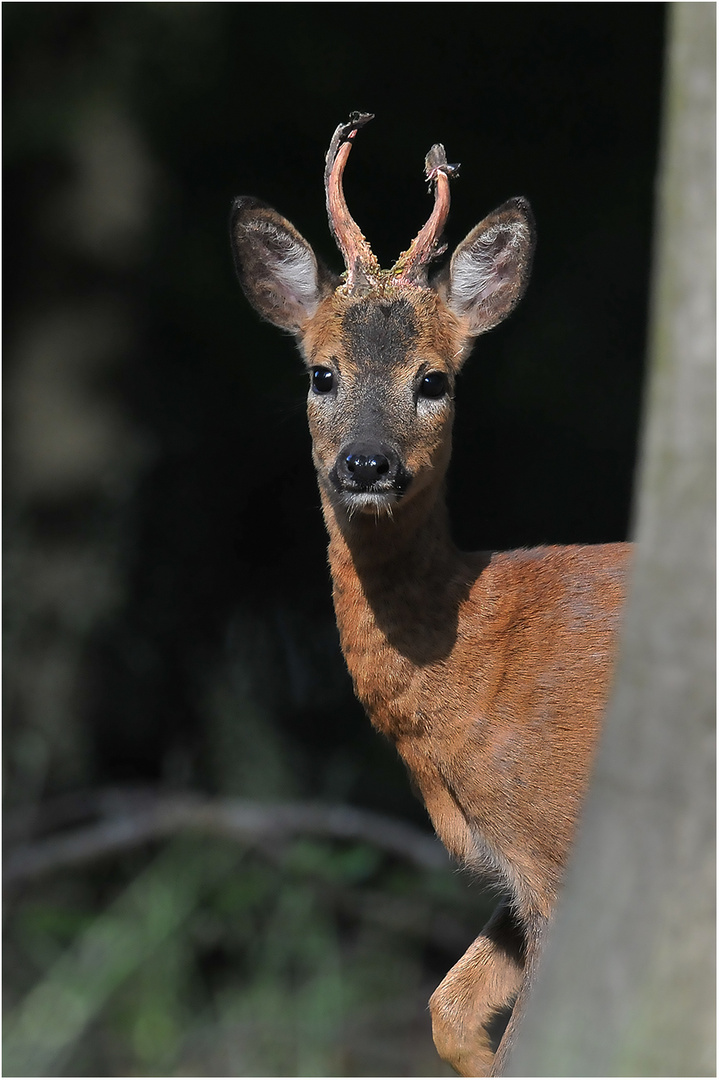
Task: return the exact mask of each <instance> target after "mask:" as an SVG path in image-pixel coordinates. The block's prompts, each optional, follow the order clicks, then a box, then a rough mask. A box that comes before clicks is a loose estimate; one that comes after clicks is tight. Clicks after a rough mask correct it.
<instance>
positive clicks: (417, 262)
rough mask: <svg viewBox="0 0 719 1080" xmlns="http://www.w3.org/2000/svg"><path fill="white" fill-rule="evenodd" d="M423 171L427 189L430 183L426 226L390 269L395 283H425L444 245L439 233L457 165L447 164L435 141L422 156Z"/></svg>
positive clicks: (443, 150)
mask: <svg viewBox="0 0 719 1080" xmlns="http://www.w3.org/2000/svg"><path fill="white" fill-rule="evenodd" d="M424 171H425V175H426V177H427V180H428V181H429V184H430V190H431V187H432V184H434V207H433V208H432V213H431V214H430V216H429V220H428V221H427V223H426V225H424V226H423V228H422V229H420V231H419V233H418V234H417V236H416V237H415V238H414V240H413V241H412V243H411V244H410V246H409V247H408V248H407V250H406V251H403V252H402V254H401V255H400V257H399V258H398V259H397V262H396V263H395V264H394V266H393V267H392V269H391V270H390V275H391V276H392V279H393V281H394V282H395V283H396V284H402V283H406V284H413V285H426V283H427V267H428V265H429V263H430V262H431V261H432V260H433V259H436V258H437V257H438V256H439V255H441V254H442V253H443V252H444V251H445V250H446V248H447V245H446V244H443V243H442V232H443V231H444V225H445V222H446V220H447V215H448V214H449V181H450V179H451V178H452V177H454V176H457V175H458V173H459V165H448V164H447V154H446V153H445V149H444V147H443V146H442V144H441V143H435V144H434V146H433V147H432V149H431V150H430V152H429V153H428V154H427V157H426V158H425V159H424Z"/></svg>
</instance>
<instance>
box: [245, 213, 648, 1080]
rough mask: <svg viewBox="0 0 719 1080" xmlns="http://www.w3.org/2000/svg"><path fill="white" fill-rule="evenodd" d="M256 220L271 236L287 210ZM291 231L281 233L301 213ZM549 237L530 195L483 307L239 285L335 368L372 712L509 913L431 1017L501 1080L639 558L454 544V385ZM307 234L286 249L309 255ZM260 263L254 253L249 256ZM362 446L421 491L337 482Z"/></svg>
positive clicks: (356, 627)
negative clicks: (448, 491)
mask: <svg viewBox="0 0 719 1080" xmlns="http://www.w3.org/2000/svg"><path fill="white" fill-rule="evenodd" d="M256 205H257V204H254V203H253V204H251V205H250V203H247V204H246V206H245V204H243V206H242V207H240V208H239V210H238V212H237V215H236V220H235V226H234V237H235V245H236V256H237V259H238V263H239V264H240V266H241V265H243V258H244V256H243V252H244V250H245V248H246V247H247V245H248V244H249V245H253V244H254V243H255V241H254V239H253V238H254V236H255V233H253V232H252V229H251V228H250V226H249V225H246V224H245V222H246V221H247V220H249V219H250V218H251V214H252V213H253V212H256V211H255V210H254V209H253V208H254V207H255V206H256ZM260 205H261V204H260ZM247 207H249V209H247ZM259 212H260V213H261V214H262V215H263V222H266V221H267V220H268V215H269V216H271V215H273V214H274V211H268V210H267V208H264V207H262V208H261V210H260V211H259ZM273 220H274V222H275V227H276V229H277V231H278V233H279V232H281V229H282V223H283V221H284V219H282V218H280V217H279V215H275V216H274V218H273ZM498 222H499V224H500V226H501V227H502V228H505V223H506V222H508V224H507V225H506V228H507V229H509V230H514V231H513V232H512V234H511V235H512V244H513V245H514V246H511V245H508V244H506V243H505V241H504V239H503V238H502V237H503V234H502V235H500V237H499V240H497V223H498ZM530 226H531V219H530V217H529V214H528V209H526V206H525V204H523V203H522V201H521V200H516V201H514V202H512V203H508V204H505V207H503V208H501V210H500V211H497V212H496V213H495V215H491V216H490V218H488V219H486V221H485V222H483V223H482V224H481V225H479V226H478V227H477V229H475V230H473V232H472V233H470V235H469V237H468V238H467V240H466V241H465V242H464V244H463V245H460V247H459V248H458V251H457V253H455V256H454V257H453V260H452V263H451V267H455V266H457V267H459V268H460V269H459V270H458V271H457V273H459V272H460V271H461V272H462V273H464V274H465V275H466V273H467V270H466V267H467V263H468V261H469V262H470V263H471V258H473V257H474V256H473V255H472V253H473V252H475V251H476V250H477V245H478V244H480V245H481V244H482V243H484V245H485V249H486V251H488V252H489V253H490V255H489V256H487V258H489V257H491V258H492V259H495V263H496V266H495V269H496V275H495V279H494V284H492V285H491V286H490V287H487V286H486V282H487V280H488V279H487V274H486V265H485V264H483V266H482V275H484V276H481V275H480V276H479V277H478V282H479V284H478V286H477V289H478V293H477V295H478V297H479V299H478V300H477V301H476V302H474V301H473V300H472V297H471V295H470V292H469V288H468V285H467V279H466V276H465V278H463V279H462V281H458V280H457V278H456V275H455V277H454V278H453V277H452V272H450V274H449V276H445V278H444V279H442V283H441V284H440V285H439V286H438V287H437V288H432V287H430V286H426V287H421V288H412V287H404V288H395V287H392V286H382V287H377V288H375V289H374V290H370V291H369V292H367V291H366V290H364V291H363V293H362V295H359V296H353V295H347V290H345V289H343V288H342V287H337V286H338V281H337V279H334V281H332V280H331V279H329V277H328V276H327V275H326V273H325V272H324V271H318V273H317V287H316V294H315V295H314V296H313V298H312V300H311V302H310V303H309V304H306V305H305V309H304V315H303V313H302V311H300V314H299V316H298V314H297V304H296V303H295V301H294V300H293V299H292V296H290V299H289V301H288V303H285V302H284V300H283V299H282V297H283V295H284V293H283V289H284V290H285V293H287V295H289V294H290V292H291V289H290V285H291V282H290V283H287V282H285V283H284V284H283V283H282V282H281V281H280V282H279V283H276V282H275V283H273V282H272V281H269V282H268V272H267V271H266V270H263V272H262V274H259V275H258V282H259V284H258V287H257V288H256V289H254V288H253V284H252V277H251V274H248V273H246V272H245V273H244V276H242V271H241V280H242V282H243V286H244V288H245V291H246V292H247V294H248V296H249V297H250V299H251V300H252V302H253V303H254V304H255V306H256V307H257V308H258V310H260V311H261V312H262V313H263V314H265V315H266V316H267V317H269V318H271V319H272V321H276V322H278V323H279V324H280V325H291V326H292V328H293V329H294V330H295V333H296V335H297V338H298V341H299V343H300V346H301V350H302V354H303V357H304V359H305V362H306V364H307V366H308V368H309V369H310V370H313V369H315V368H317V367H319V368H322V369H327V370H329V371H331V372H332V377H333V383H332V391H331V393H315V392H313V391H312V390H311V391H310V394H309V398H308V416H309V423H310V430H311V433H312V444H313V457H314V462H315V466H316V468H317V474H318V480H319V487H320V492H321V497H322V506H323V511H324V517H325V521H326V525H327V530H328V533H329V561H330V568H331V572H332V580H333V595H334V605H335V611H336V615H337V625H338V627H339V632H340V639H341V644H342V650H343V652H344V655H345V658H346V661H347V666H348V668H349V671H350V674H351V676H352V679H353V681H354V686H355V689H356V692H357V696H358V697H359V699H360V701H362V703H363V704H364V706H365V708H366V710H367V712H368V714H369V717H370V719H371V721H372V723H373V724H374V726H375V727H376V728H377V729H378V730H379V731H381V732H382V733H383V734H384V735H386V736H387V738H389V739H390V740H391V741H392V742H393V743H394V744H395V746H396V747H397V750H398V751H399V753H400V754H401V756H402V758H403V759H404V761H405V762H406V764H407V767H408V769H409V771H410V773H411V776H412V778H413V780H414V782H415V783H416V785H417V787H418V788H419V790H420V792H421V794H422V798H423V799H424V802H425V805H426V807H427V810H428V812H429V815H430V817H431V819H432V823H433V825H434V827H435V829H436V831H437V834H438V836H439V837H440V838H441V840H442V841H443V843H444V844H445V845H446V847H447V848H448V850H449V851H450V852H451V853H452V854H453V855H454V856H455V857H456V858H457V859H458V860H459V861H460V862H461V863H462V864H463V865H465V866H468V867H470V868H472V869H476V870H477V871H480V872H482V873H485V874H488V875H490V877H491V878H492V879H493V880H494V881H495V882H496V884H497V885H498V886H499V887H500V888H501V890H502V892H503V894H504V897H505V899H503V901H502V902H501V904H500V905H499V907H498V909H497V911H496V912H495V915H494V916H493V917H492V919H491V920H490V922H489V924H488V925H487V926H486V927H485V929H484V931H483V932H482V933H481V934H480V936H479V937H478V938H477V940H476V941H475V942H474V943H473V944H472V945H471V946H470V948H469V949H468V950H467V952H466V953H465V955H464V956H463V957H462V958H461V959H460V960H459V961H458V962H457V964H455V966H454V967H453V968H452V970H451V971H450V972H449V974H448V975H447V976H446V978H445V979H444V981H443V982H442V983H441V985H440V986H439V987H438V989H437V990H436V991H435V993H434V994H433V996H432V999H431V1002H430V1007H431V1012H432V1023H433V1034H434V1039H435V1043H436V1046H437V1049H438V1051H439V1053H440V1054H441V1055H442V1057H444V1058H445V1059H446V1060H447V1061H449V1062H450V1063H451V1064H452V1065H453V1066H454V1068H455V1069H456V1070H457V1071H458V1072H459V1073H460V1074H461V1075H464V1076H484V1075H493V1074H497V1073H498V1072H500V1071H501V1068H502V1066H503V1064H504V1061H505V1060H506V1054H507V1051H508V1048H509V1046H510V1045H511V1040H512V1037H513V1033H514V1031H515V1029H516V1024H517V1019H518V1017H519V1015H520V1013H521V1010H522V1007H523V1004H524V1001H525V998H526V995H527V992H528V988H529V986H530V984H531V979H532V975H533V972H534V968H535V965H536V960H537V957H538V955H539V951H540V946H541V941H542V937H543V932H544V929H545V928H546V925H547V922H548V920H549V918H550V916H551V913H552V910H553V908H554V905H555V902H556V898H557V892H558V889H559V887H560V883H561V878H562V873H563V870H564V867H565V865H566V861H567V857H568V854H569V851H570V847H571V843H572V838H573V835H574V832H575V828H576V822H577V816H578V814H579V811H580V808H581V805H582V800H583V797H584V794H585V791H586V787H587V783H588V778H589V772H590V766H591V761H592V755H593V753H594V749H595V745H596V740H597V735H598V732H599V727H600V723H601V718H602V714H603V712H604V709H605V706H606V702H607V695H608V691H609V686H610V681H611V673H612V665H613V662H614V652H615V646H616V635H617V629H618V625H619V619H620V613H621V608H622V602H623V597H624V580H625V574H626V569H627V561H628V557H629V548H628V546H627V545H624V544H611V545H605V546H599V547H582V546H572V547H545V548H536V549H532V550H522V551H513V552H503V553H474V554H466V553H463V552H460V551H458V550H457V548H456V547H455V546H454V544H453V543H452V540H451V537H450V532H449V527H448V523H447V514H446V510H445V503H444V475H445V472H446V468H447V464H448V461H449V456H450V445H451V428H452V419H453V389H454V379H455V376H456V373H457V372H458V370H459V368H460V366H461V364H462V362H463V360H464V358H465V356H466V354H467V352H468V350H469V348H470V347H471V344H472V340H473V337H474V336H476V334H478V333H480V332H481V331H482V330H483V329H486V328H487V327H489V326H493V325H495V323H496V322H497V321H499V320H500V319H501V318H503V317H504V315H505V314H506V313H507V311H508V310H510V309H511V307H513V306H514V304H515V303H516V301H517V300H518V299H519V297H520V296H521V293H522V291H523V289H524V286H525V284H526V275H527V274H528V267H529V263H530V261H531V244H530V242H529V240H525V233H526V235H527V236H528V235H529V232H530V231H531V229H530ZM263 227H264V226H263ZM289 228H290V229H291V230H292V231H291V232H289V231H288V232H287V234H286V237H285V242H286V243H288V244H289V243H299V244H305V243H306V242H305V241H303V240H302V238H301V237H299V234H298V233H296V230H293V229H292V227H291V226H290V227H289ZM522 230H524V232H522ZM248 236H249V237H250V239H247V237H248ZM517 236H518V237H519V241H518V242H517V243H515V239H516V237H517ZM288 238H289V239H288ZM520 242H521V243H520ZM518 244H519V246H518ZM467 245H469V247H468V246H467ZM521 245H524V246H521ZM528 245H529V246H528ZM515 248H516V249H517V250H516V251H515ZM310 250H311V249H310ZM468 251H469V255H467V252H468ZM458 256H459V258H458ZM482 257H484V256H482ZM273 258H274V256H273ZM258 259H260V261H261V260H262V255H261V252H260V253H259V254H258V251H257V250H256V248H255V247H251V250H250V251H249V253H248V255H247V260H246V261H249V263H250V264H252V262H253V260H254V262H255V263H256V262H257V260H258ZM463 260H464V270H462V262H463ZM270 262H271V260H270ZM308 265H309V259H308ZM271 269H272V267H271ZM471 272H473V271H472V268H471V265H470V273H471ZM271 276H272V275H271V274H269V277H271ZM471 283H472V279H471V276H470V279H469V284H470V285H471ZM460 285H461V286H462V290H463V291H462V302H461V303H460V302H459V301H457V300H456V299H454V300H453V296H455V297H456V295H458V293H459V286H460ZM268 289H269V290H270V292H272V298H271V303H270V302H268V301H267V300H266V299H265V297H266V296H267V295H268ZM453 289H454V293H453ZM492 289H494V290H495V291H494V293H493V292H492ZM278 297H279V299H278ZM292 303H294V307H291V304H292ZM278 305H279V306H278ZM282 305H284V306H282ZM280 309H281V312H282V314H281V317H278V316H277V311H278V310H280ZM287 311H291V314H290V315H287V314H286V312H287ZM293 319H294V323H293V322H292V320H293ZM427 371H431V372H435V373H437V372H439V373H443V374H444V376H446V379H447V393H446V394H445V395H442V396H440V397H438V398H436V399H428V398H426V397H423V396H422V392H421V385H422V384H421V380H422V377H423V374H424V373H425V372H427ZM418 387H419V389H418ZM358 439H361V440H365V443H363V444H362V445H365V444H366V442H367V440H375V442H374V443H373V444H372V445H375V444H376V445H377V447H385V446H388V447H390V448H391V454H392V458H393V461H394V460H395V458H396V460H397V461H398V462H399V463H400V466H401V469H400V471H399V472H398V473H397V476H400V474H401V475H402V476H404V477H405V481H403V483H404V486H402V485H401V484H400V481H399V480H398V479H397V480H396V482H395V485H394V488H391V487H389V486H388V485H389V481H387V482H386V484H385V487H384V488H382V491H383V492H384V495H382V498H380V499H379V500H378V502H377V504H376V505H374V507H373V506H372V505H368V504H367V503H362V502H361V499H359V498H358V497H356V493H353V491H352V490H349V491H348V489H347V485H345V487H344V488H343V486H342V484H341V482H340V480H338V475H337V469H338V463H340V465H341V462H342V460H343V455H345V454H346V451H347V447H348V446H353V445H356V441H357V440H358ZM353 440H354V442H353ZM398 468H399V466H398ZM406 478H409V479H408V480H407V479H406ZM383 483H384V481H383ZM381 487H382V485H381V483H380V482H379V481H378V483H377V485H375V487H371V490H372V491H374V490H375V489H376V490H377V491H380V488H381ZM368 490H370V489H368ZM505 1028H506V1030H505ZM497 1044H499V1048H498V1052H497V1053H496V1055H495V1049H496V1048H497Z"/></svg>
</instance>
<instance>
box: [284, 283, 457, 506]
mask: <svg viewBox="0 0 719 1080" xmlns="http://www.w3.org/2000/svg"><path fill="white" fill-rule="evenodd" d="M440 308H441V304H440V302H439V300H438V298H437V297H436V295H434V294H433V293H431V292H429V291H428V290H413V291H412V292H410V291H407V292H406V293H404V294H402V293H399V294H398V295H396V296H393V297H389V296H381V297H380V296H371V297H369V296H368V297H365V298H361V299H356V300H352V299H347V298H345V297H343V296H342V295H336V296H332V297H330V299H329V301H328V302H326V303H325V304H324V305H323V307H322V309H321V310H320V311H318V312H317V315H316V317H315V320H314V321H313V324H312V326H311V327H309V328H308V331H307V333H306V335H305V337H304V340H303V342H302V351H303V354H304V357H305V362H306V364H307V367H308V370H309V374H310V389H309V394H308V401H307V413H308V418H309V425H310V432H311V434H312V446H313V457H314V462H315V467H316V469H317V474H318V477H319V481H320V485H321V486H322V488H323V490H324V491H325V492H326V494H327V495H329V497H330V498H331V499H332V500H333V502H339V503H340V504H341V505H342V506H344V507H345V508H346V509H347V510H349V511H350V512H351V513H354V512H367V513H381V512H383V511H391V510H392V509H393V507H394V505H395V504H396V503H397V502H399V501H400V500H405V499H409V498H412V497H413V496H414V495H415V494H416V493H417V492H418V491H420V490H422V488H423V487H424V486H426V484H427V483H429V482H430V481H431V479H432V478H433V477H436V476H441V475H443V473H444V471H445V469H446V466H447V462H448V460H449V446H450V433H451V426H452V418H453V407H452V398H453V392H454V380H455V374H456V370H457V368H458V363H457V359H456V358H455V359H454V363H453V362H452V360H453V356H454V354H455V353H456V352H457V345H456V337H457V334H456V326H454V325H453V323H454V320H452V319H451V317H448V314H447V313H444V318H443V317H442V312H441V310H440ZM453 331H454V333H453Z"/></svg>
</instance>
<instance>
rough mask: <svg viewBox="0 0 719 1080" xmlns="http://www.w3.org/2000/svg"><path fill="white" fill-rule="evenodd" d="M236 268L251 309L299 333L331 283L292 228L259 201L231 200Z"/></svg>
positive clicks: (280, 216) (248, 198)
mask: <svg viewBox="0 0 719 1080" xmlns="http://www.w3.org/2000/svg"><path fill="white" fill-rule="evenodd" d="M230 235H231V240H232V253H233V256H234V259H235V269H236V270H237V276H238V277H239V279H240V284H241V285H242V289H243V291H244V293H245V296H246V297H247V299H248V300H249V301H250V303H251V304H252V306H253V307H254V309H255V311H257V312H258V313H259V314H260V315H262V316H263V318H265V319H267V320H268V321H269V322H271V323H272V324H273V325H274V326H279V327H280V328H281V329H282V330H291V331H292V332H293V333H294V334H301V333H302V330H303V328H304V326H305V324H306V323H307V321H308V320H309V319H311V318H312V316H313V315H314V313H315V312H316V310H317V307H318V305H319V302H320V300H321V299H322V297H323V296H324V295H325V293H326V292H327V291H328V290H329V289H330V288H332V286H333V285H334V284H336V282H333V281H332V280H331V275H330V273H329V271H327V270H325V268H324V267H323V266H322V265H321V263H319V262H318V260H317V258H316V256H315V253H314V251H313V250H312V248H311V247H310V245H309V244H308V243H307V241H306V240H305V238H304V237H303V236H301V235H300V234H299V233H298V231H297V229H296V228H295V227H294V225H292V224H291V223H290V222H289V221H287V219H286V218H283V217H282V215H281V214H278V213H277V211H276V210H273V209H272V207H271V206H267V205H266V204H265V203H263V202H260V200H259V199H253V198H250V197H243V198H238V199H235V201H234V203H233V206H232V216H231V219H230Z"/></svg>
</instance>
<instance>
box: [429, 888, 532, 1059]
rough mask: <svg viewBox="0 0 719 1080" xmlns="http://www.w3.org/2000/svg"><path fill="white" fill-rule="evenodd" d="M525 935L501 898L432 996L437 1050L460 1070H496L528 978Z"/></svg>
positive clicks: (433, 1026)
mask: <svg viewBox="0 0 719 1080" xmlns="http://www.w3.org/2000/svg"><path fill="white" fill-rule="evenodd" d="M524 946H525V943H524V937H523V934H522V932H521V929H520V927H519V926H518V924H517V921H516V918H515V917H514V915H513V914H512V912H511V911H510V910H509V908H508V907H507V906H506V905H504V904H501V905H500V906H499V907H498V908H497V910H496V911H495V912H494V914H493V915H492V918H491V919H490V920H489V922H488V923H487V925H486V926H485V928H484V930H483V931H482V933H481V934H480V935H479V937H478V938H477V939H476V940H475V941H474V942H473V943H472V944H471V945H470V947H469V948H468V949H467V951H466V953H465V954H464V956H462V957H461V958H460V959H459V960H458V961H457V963H456V964H455V965H454V967H453V968H452V969H451V971H450V972H449V973H448V974H447V975H446V976H445V978H444V979H443V980H442V982H441V983H440V985H439V986H438V987H437V989H436V990H435V992H434V994H433V995H432V997H431V998H430V1002H429V1007H430V1010H431V1013H432V1036H433V1038H434V1044H435V1046H436V1048H437V1052H438V1054H439V1055H440V1057H441V1058H444V1060H445V1061H446V1062H448V1063H449V1064H450V1065H451V1066H452V1068H453V1069H455V1071H456V1072H458V1073H459V1075H460V1076H491V1075H493V1065H494V1060H495V1052H496V1050H497V1048H498V1047H499V1045H500V1042H503V1035H504V1032H505V1028H507V1027H508V1022H510V1017H511V1014H512V1009H513V1006H514V1002H515V1000H516V998H517V995H518V994H519V991H520V988H521V986H522V982H523V978H524Z"/></svg>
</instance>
